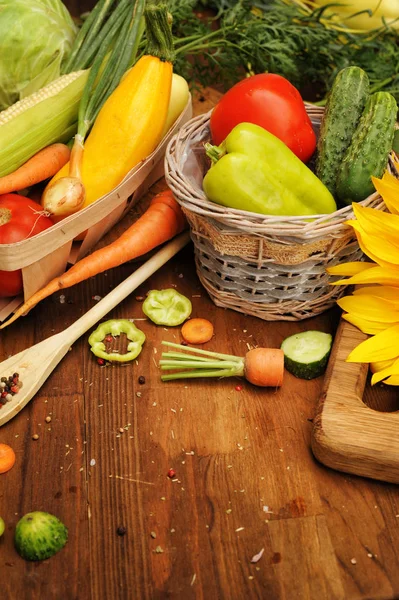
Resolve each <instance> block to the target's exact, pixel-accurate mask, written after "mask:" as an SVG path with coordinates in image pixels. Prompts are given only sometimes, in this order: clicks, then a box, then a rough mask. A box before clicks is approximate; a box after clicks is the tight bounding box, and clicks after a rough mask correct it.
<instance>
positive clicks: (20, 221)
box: [0, 194, 53, 298]
mask: <svg viewBox="0 0 399 600" xmlns="http://www.w3.org/2000/svg"><path fill="white" fill-rule="evenodd" d="M40 213H42V214H40ZM52 224H53V222H52V220H51V219H50V218H49V217H46V216H45V215H44V214H43V209H42V207H41V206H40V204H37V202H33V200H29V198H25V196H20V195H18V194H3V195H0V244H14V243H15V242H20V241H22V240H25V239H26V238H30V237H33V236H34V235H36V234H38V233H40V232H41V231H44V230H45V229H48V227H51V225H52ZM22 290H23V286H22V273H21V270H18V271H0V297H1V298H6V297H9V296H17V295H18V294H20V293H21V292H22Z"/></svg>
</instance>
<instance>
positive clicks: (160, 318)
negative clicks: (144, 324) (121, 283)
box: [142, 288, 192, 327]
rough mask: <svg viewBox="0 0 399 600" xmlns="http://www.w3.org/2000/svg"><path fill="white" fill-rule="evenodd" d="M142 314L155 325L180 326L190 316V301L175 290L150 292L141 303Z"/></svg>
mask: <svg viewBox="0 0 399 600" xmlns="http://www.w3.org/2000/svg"><path fill="white" fill-rule="evenodd" d="M142 308H143V313H144V314H145V315H146V316H147V317H148V318H149V319H151V321H153V323H155V324H156V325H169V326H170V327H173V326H175V325H181V324H182V323H183V322H184V321H185V320H186V319H188V317H189V316H190V315H191V311H192V304H191V301H190V300H189V299H188V298H186V296H183V295H182V294H180V293H179V292H177V291H176V290H174V289H172V288H170V289H166V290H151V291H150V292H148V294H147V298H146V299H145V300H144V302H143V306H142Z"/></svg>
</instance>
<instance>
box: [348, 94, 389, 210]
mask: <svg viewBox="0 0 399 600" xmlns="http://www.w3.org/2000/svg"><path fill="white" fill-rule="evenodd" d="M397 112H398V107H397V104H396V100H395V98H394V97H393V96H391V94H389V93H388V92H376V93H375V94H372V95H371V96H370V97H369V99H368V100H367V103H366V106H365V108H364V111H363V114H362V116H361V117H360V121H359V125H358V126H357V128H356V131H355V133H354V135H353V138H352V142H351V144H350V146H349V148H348V150H347V151H346V153H345V156H344V159H343V161H342V165H341V167H340V169H339V171H338V177H337V196H338V198H339V200H340V201H341V202H342V203H344V204H351V203H352V202H360V201H361V200H364V199H365V198H367V196H370V194H372V193H373V192H375V188H374V185H373V182H372V181H371V176H374V177H377V178H380V177H382V175H383V174H384V171H385V169H386V168H387V164H388V157H389V153H390V151H391V150H392V144H393V136H394V133H395V120H396V114H397Z"/></svg>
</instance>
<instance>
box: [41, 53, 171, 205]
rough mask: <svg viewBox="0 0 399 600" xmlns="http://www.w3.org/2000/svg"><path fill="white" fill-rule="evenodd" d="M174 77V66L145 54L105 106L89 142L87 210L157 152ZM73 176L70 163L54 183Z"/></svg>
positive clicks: (85, 170) (85, 164) (85, 177)
mask: <svg viewBox="0 0 399 600" xmlns="http://www.w3.org/2000/svg"><path fill="white" fill-rule="evenodd" d="M172 72H173V67H172V63H171V62H169V61H165V60H161V59H160V58H157V57H155V56H151V55H144V56H142V57H141V58H140V59H139V60H138V62H137V63H136V64H135V65H134V67H133V68H132V69H131V70H130V71H129V72H128V73H127V75H126V77H124V79H123V80H122V81H121V83H120V84H119V85H118V87H117V88H116V89H115V91H114V92H113V93H112V94H111V96H110V97H109V98H108V100H107V101H106V102H105V104H104V106H103V107H102V109H101V111H100V112H99V114H98V116H97V119H96V121H95V123H94V125H93V129H92V130H91V132H90V134H89V136H88V138H87V140H86V142H85V149H84V155H83V164H82V181H83V185H84V186H85V189H86V198H85V202H84V205H83V207H82V208H84V207H85V206H88V205H89V204H91V203H92V202H94V201H95V200H98V198H100V197H101V196H103V195H104V194H107V193H109V192H110V191H111V190H113V189H114V188H115V187H116V186H117V185H118V184H119V183H120V182H121V181H122V179H123V178H124V177H125V175H127V173H128V172H129V171H130V169H132V168H133V167H134V166H136V165H137V164H138V163H140V162H141V161H142V160H144V159H145V158H146V157H147V156H148V155H149V154H151V152H153V150H155V148H156V147H157V145H158V143H159V142H160V140H161V139H162V134H163V129H164V125H165V122H166V118H167V114H168V107H169V99H170V95H171V85H172ZM68 172H69V163H68V164H67V165H65V166H64V167H63V168H62V169H61V170H60V171H59V172H58V173H57V174H56V175H55V176H54V177H53V179H52V181H51V182H50V184H51V183H52V182H53V181H55V180H56V179H59V178H60V177H66V176H67V175H68ZM50 184H49V185H50Z"/></svg>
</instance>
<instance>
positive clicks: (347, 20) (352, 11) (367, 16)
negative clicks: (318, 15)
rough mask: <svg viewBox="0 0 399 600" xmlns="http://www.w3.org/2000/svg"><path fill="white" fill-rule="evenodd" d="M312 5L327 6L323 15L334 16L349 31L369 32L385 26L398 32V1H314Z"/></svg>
mask: <svg viewBox="0 0 399 600" xmlns="http://www.w3.org/2000/svg"><path fill="white" fill-rule="evenodd" d="M314 4H315V5H317V6H327V7H328V8H327V9H326V11H325V15H326V16H331V15H336V19H335V20H336V21H337V22H341V23H343V24H344V25H345V26H346V27H349V28H350V29H354V30H363V31H370V30H372V29H379V28H380V27H384V26H385V25H387V26H389V27H392V28H394V29H397V30H399V1H398V0H346V1H345V2H342V3H341V2H337V4H334V3H333V2H331V0H314Z"/></svg>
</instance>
